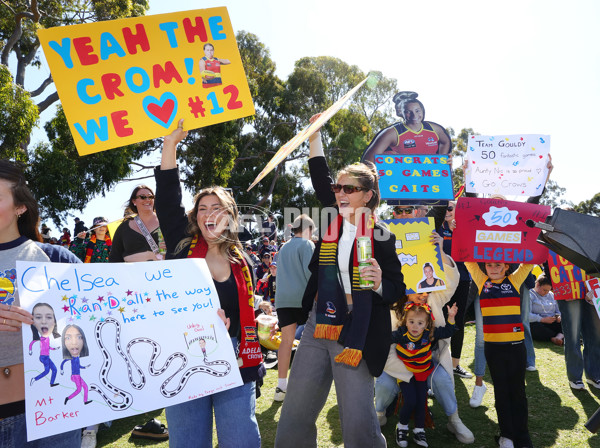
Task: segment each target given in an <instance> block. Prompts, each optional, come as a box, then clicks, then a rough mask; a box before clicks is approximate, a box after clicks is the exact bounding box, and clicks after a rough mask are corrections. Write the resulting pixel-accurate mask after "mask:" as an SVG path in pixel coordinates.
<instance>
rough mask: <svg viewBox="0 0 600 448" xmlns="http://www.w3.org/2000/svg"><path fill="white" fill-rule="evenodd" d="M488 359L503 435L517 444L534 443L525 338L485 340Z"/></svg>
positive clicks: (523, 445) (521, 445)
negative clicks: (529, 422) (529, 420)
mask: <svg viewBox="0 0 600 448" xmlns="http://www.w3.org/2000/svg"><path fill="white" fill-rule="evenodd" d="M484 350H485V359H486V360H487V365H488V368H489V369H490V375H491V376H492V381H493V383H494V398H495V401H496V402H495V406H496V413H497V415H498V426H500V435H501V436H502V437H506V438H508V439H510V440H512V441H513V443H514V445H515V446H518V447H519V448H521V447H532V446H533V445H532V444H531V438H530V437H529V429H528V425H527V418H528V415H527V396H526V395H525V364H526V362H525V358H526V357H527V351H526V350H525V344H524V343H523V342H520V343H517V344H514V345H513V344H493V343H489V342H485V345H484Z"/></svg>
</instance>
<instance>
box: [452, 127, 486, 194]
mask: <svg viewBox="0 0 600 448" xmlns="http://www.w3.org/2000/svg"><path fill="white" fill-rule="evenodd" d="M448 134H449V135H450V137H451V138H452V157H453V158H454V160H466V159H467V146H468V142H469V135H479V134H478V133H477V132H475V131H474V130H473V128H463V129H461V131H460V132H459V134H458V135H456V136H455V133H454V129H452V128H448ZM464 183H465V174H464V167H463V165H461V166H458V167H457V168H455V169H454V170H453V172H452V184H453V185H454V192H455V193H456V192H458V190H459V189H460V187H462V186H463V184H464ZM463 195H464V193H463Z"/></svg>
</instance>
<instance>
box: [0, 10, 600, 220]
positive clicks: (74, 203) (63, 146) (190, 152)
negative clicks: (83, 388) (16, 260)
mask: <svg viewBox="0 0 600 448" xmlns="http://www.w3.org/2000/svg"><path fill="white" fill-rule="evenodd" d="M147 9H148V1H147V0H16V1H13V2H10V3H9V2H7V1H5V0H0V118H2V119H1V120H0V157H2V158H9V159H12V160H20V161H22V162H24V163H25V165H26V166H27V176H28V178H29V181H30V185H31V187H32V190H33V191H34V192H35V194H36V196H37V198H38V200H39V202H40V205H41V208H42V214H43V216H44V217H50V218H52V219H53V220H54V222H55V223H56V224H57V225H59V223H60V221H61V220H64V219H65V218H66V217H67V215H68V214H69V212H70V211H71V210H74V209H76V210H82V209H83V208H84V207H85V206H86V204H87V203H88V202H89V201H90V200H91V199H92V198H94V197H95V196H98V195H104V194H105V193H106V192H107V191H109V190H110V189H111V188H112V187H113V186H114V185H115V184H116V183H117V182H119V181H121V180H123V179H126V178H127V177H129V176H130V175H131V174H132V166H133V164H134V163H136V162H138V161H140V159H141V158H142V157H143V156H144V155H146V154H148V153H149V152H151V151H155V150H159V148H160V146H161V144H162V142H161V141H160V140H153V141H148V142H143V143H141V144H136V145H131V146H129V147H125V148H119V149H115V150H111V151H107V152H102V153H98V154H93V155H89V156H85V157H79V156H78V155H77V152H76V149H75V145H74V143H73V138H72V136H71V133H70V130H69V127H68V124H67V121H66V118H65V116H64V113H63V111H62V108H61V107H57V109H56V113H55V115H54V116H53V118H52V119H50V120H49V121H48V122H47V123H45V124H44V130H45V131H46V134H47V136H48V143H35V144H30V143H29V140H30V136H31V132H32V129H33V128H34V126H35V125H36V124H37V122H38V120H39V114H40V113H41V112H42V111H44V110H45V109H47V108H48V107H49V106H51V105H53V104H55V103H56V104H58V103H57V100H58V96H57V94H56V91H55V89H52V86H53V81H52V77H51V76H49V77H47V78H46V79H44V80H43V81H41V82H40V83H39V85H36V86H34V87H33V88H29V87H28V84H29V83H30V82H31V81H29V79H30V78H31V76H30V75H29V74H30V73H33V71H35V70H37V69H38V68H40V66H41V64H42V62H41V59H40V55H39V48H40V43H39V41H38V39H37V35H36V30H37V29H38V28H41V27H51V26H59V25H70V24H78V23H87V22H93V21H100V20H111V19H116V18H122V17H131V16H139V15H143V14H145V12H146V11H147ZM237 41H238V46H239V50H240V54H241V57H242V61H243V64H244V68H245V71H246V75H247V80H248V83H249V86H250V91H251V94H252V97H253V100H254V103H255V109H256V114H255V115H254V116H252V117H248V118H245V119H239V120H234V121H230V122H226V123H221V124H218V125H213V126H209V127H205V128H201V129H196V130H192V131H190V132H189V134H188V137H187V138H186V139H185V141H184V142H183V143H182V145H181V148H180V150H179V151H178V162H179V164H180V166H181V171H182V179H183V182H184V184H185V186H186V187H187V188H188V189H190V190H197V189H199V188H201V187H204V186H208V185H222V186H224V187H230V188H232V190H233V192H234V195H235V197H236V200H237V201H238V203H239V204H246V205H255V206H264V207H266V208H269V209H271V210H281V209H283V207H284V206H286V207H312V206H315V205H317V203H316V198H315V197H314V195H313V194H312V192H311V189H310V188H307V169H306V163H305V162H306V159H307V156H308V147H307V144H306V143H304V144H303V145H301V146H300V147H299V148H297V149H296V150H295V151H294V152H293V153H292V154H290V155H289V156H288V158H287V159H286V160H285V161H284V162H282V163H281V164H280V165H279V166H278V167H277V168H276V169H275V170H274V171H273V172H271V173H270V174H269V175H268V176H266V177H265V179H263V180H262V181H261V182H260V183H259V184H258V185H257V186H256V187H255V188H253V189H252V190H251V191H249V192H247V191H246V188H247V186H248V185H250V183H251V182H252V181H253V180H254V178H255V177H256V175H257V174H258V172H259V171H260V168H262V167H263V166H264V165H265V164H266V163H267V162H268V161H269V159H270V158H271V157H272V156H273V155H274V154H275V153H276V152H277V150H278V149H279V148H280V147H281V146H282V145H283V144H284V143H286V142H287V141H288V140H289V139H291V138H292V137H293V136H294V135H296V133H298V132H299V131H300V130H301V129H302V128H303V127H305V126H307V125H308V122H309V118H310V117H311V116H312V115H314V114H315V113H318V112H321V111H323V110H325V109H327V108H328V107H329V106H331V105H332V104H333V103H334V102H335V101H336V100H337V99H339V98H340V97H341V96H342V95H343V94H344V93H346V92H347V91H348V90H350V89H351V88H353V87H354V86H355V85H356V84H358V83H359V82H360V81H361V80H362V79H364V77H365V76H367V73H364V72H362V71H361V70H360V68H359V67H357V66H354V65H349V64H347V63H345V62H344V61H342V60H340V59H337V58H335V57H331V56H320V57H304V58H301V59H299V60H298V61H296V63H295V65H294V69H293V71H292V73H291V74H290V75H289V76H288V78H287V79H281V78H279V77H278V76H277V74H276V63H275V61H273V60H272V58H271V55H270V52H269V49H268V48H267V47H266V46H265V45H264V44H263V43H262V42H260V40H259V39H258V37H257V36H255V35H254V34H252V33H249V32H246V31H241V32H239V33H238V35H237ZM376 75H377V77H378V82H377V83H375V84H374V85H370V84H368V85H365V87H363V88H362V89H360V90H359V91H358V92H357V94H356V95H355V96H354V98H353V99H352V101H351V102H350V103H349V105H347V107H346V108H344V109H342V110H340V111H339V112H338V113H337V114H336V115H335V116H334V117H333V118H332V119H331V120H330V121H329V122H328V123H327V124H326V125H325V126H324V127H323V129H322V137H323V144H324V150H325V153H326V156H327V158H328V161H329V164H330V167H331V168H332V169H333V170H334V171H335V170H338V169H339V168H341V167H342V166H344V165H347V164H349V163H353V162H357V161H359V160H360V158H361V155H362V153H363V151H364V149H365V148H366V146H367V145H368V143H369V142H370V141H371V139H372V138H373V136H374V135H375V133H376V132H378V131H379V130H381V129H383V128H384V127H386V126H389V125H391V124H392V123H393V122H395V121H396V120H397V118H396V116H395V111H394V109H393V108H392V104H391V101H390V100H391V98H392V97H393V95H394V94H395V93H396V92H397V90H398V88H397V83H396V80H395V79H391V78H386V77H385V76H384V75H383V74H382V73H377V74H376ZM9 117H10V119H9ZM470 133H474V131H473V130H472V129H470V128H464V129H462V130H461V131H460V132H459V133H458V135H455V133H454V130H452V129H449V134H450V135H451V137H452V140H453V148H454V149H453V155H454V156H455V157H459V156H464V154H465V150H466V141H467V137H468V135H469V134H470ZM454 182H455V187H456V188H458V187H459V186H460V185H461V184H462V167H459V168H457V169H456V170H455V178H454ZM564 192H565V191H564V189H562V188H561V187H559V186H558V185H557V184H556V183H555V182H553V181H550V183H549V184H548V186H547V188H546V193H545V195H544V197H543V199H542V201H543V202H545V203H548V204H550V205H553V206H557V205H560V204H563V203H564V202H565V201H564V199H562V195H563V194H564ZM599 195H600V194H598V195H596V196H594V198H592V199H591V200H590V201H584V202H585V204H584V202H582V203H581V204H579V205H578V206H576V207H579V209H580V210H589V213H595V214H598V203H599V202H600V198H599Z"/></svg>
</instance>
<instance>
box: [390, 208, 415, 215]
mask: <svg viewBox="0 0 600 448" xmlns="http://www.w3.org/2000/svg"><path fill="white" fill-rule="evenodd" d="M414 211H415V209H414V207H406V208H395V209H394V212H396V213H397V214H398V215H410V214H411V213H412V212H414Z"/></svg>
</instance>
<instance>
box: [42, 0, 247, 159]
mask: <svg viewBox="0 0 600 448" xmlns="http://www.w3.org/2000/svg"><path fill="white" fill-rule="evenodd" d="M38 36H39V38H40V42H41V43H42V46H43V48H44V54H45V56H46V59H47V60H48V64H49V65H50V70H51V72H52V77H53V79H54V82H55V83H56V89H57V91H58V95H59V97H60V100H61V102H62V105H63V108H64V110H65V115H66V117H67V120H68V121H69V126H70V128H71V133H72V134H73V138H74V140H75V144H76V146H77V150H78V151H79V154H80V155H86V154H91V153H94V152H99V151H103V150H106V149H110V148H115V147H119V146H124V145H129V144H132V143H136V142H140V141H143V140H149V139H152V138H156V137H160V136H163V135H166V134H168V133H170V132H171V130H172V129H173V128H174V127H175V126H176V125H177V120H176V118H177V119H179V118H183V119H184V120H185V122H184V123H185V128H186V129H195V128H199V127H203V126H208V125H211V124H215V123H222V122H224V121H229V120H233V119H235V118H241V117H246V116H248V115H252V114H254V105H253V103H252V97H251V96H250V90H249V88H248V82H247V80H246V74H245V73H244V67H243V66H242V60H241V58H240V54H239V51H238V47H237V43H236V40H235V35H234V32H233V28H232V27H231V23H230V21H229V16H228V14H227V8H224V7H221V8H212V9H202V10H196V11H185V12H178V13H172V14H161V15H155V16H146V17H136V18H129V19H121V20H113V21H106V22H95V23H89V24H84V25H73V26H65V27H57V28H50V29H46V30H39V31H38Z"/></svg>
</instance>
